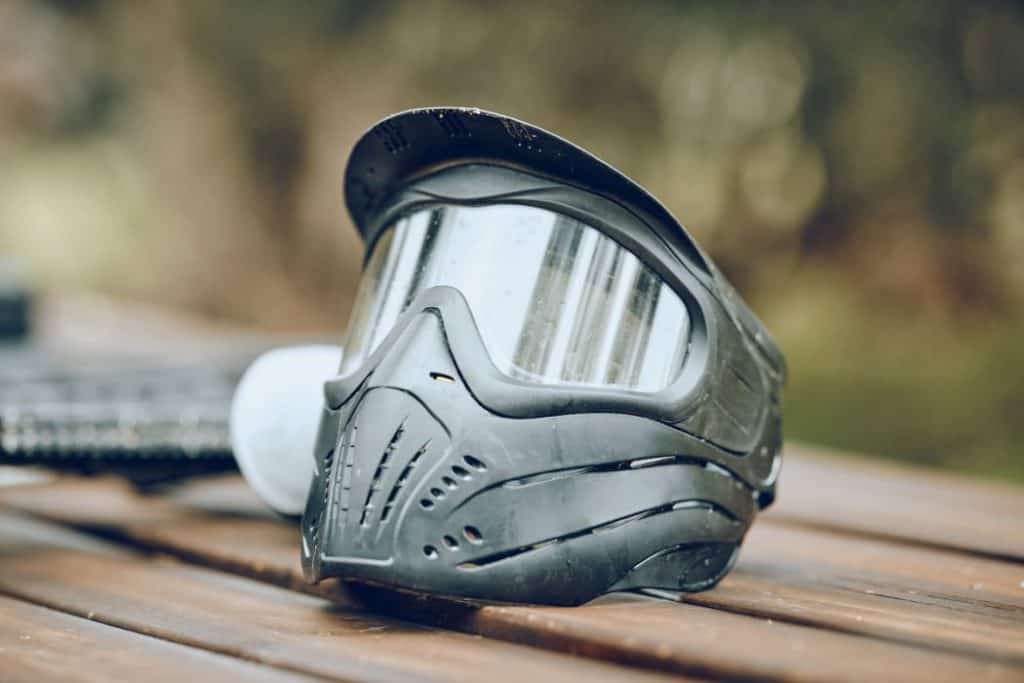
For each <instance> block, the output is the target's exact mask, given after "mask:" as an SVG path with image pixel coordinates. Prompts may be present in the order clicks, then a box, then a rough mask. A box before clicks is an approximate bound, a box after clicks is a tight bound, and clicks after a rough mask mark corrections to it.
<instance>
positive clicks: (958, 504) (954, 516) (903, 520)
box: [764, 445, 1024, 563]
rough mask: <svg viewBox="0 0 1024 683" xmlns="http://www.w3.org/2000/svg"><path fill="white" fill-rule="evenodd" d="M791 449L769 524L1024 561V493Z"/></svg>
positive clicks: (918, 470)
mask: <svg viewBox="0 0 1024 683" xmlns="http://www.w3.org/2000/svg"><path fill="white" fill-rule="evenodd" d="M823 453H825V451H824V449H821V448H819V447H813V449H812V447H809V446H790V445H787V448H786V454H785V457H784V459H783V466H782V474H781V475H780V480H779V497H778V500H777V502H776V504H775V505H774V506H772V507H771V508H770V509H769V510H768V511H767V512H766V514H765V516H764V519H774V520H778V521H786V522H790V523H793V524H800V525H804V526H808V527H813V528H821V529H827V530H831V529H836V530H842V531H846V532H857V533H860V534H865V535H869V536H874V537H877V538H887V539H893V540H898V541H901V542H904V543H908V544H913V545H920V546H932V547H936V548H950V549H955V550H960V551H965V552H971V553H975V554H978V555H983V556H989V557H993V558H997V559H1004V560H1009V561H1015V562H1022V563H1024V524H1022V523H1021V520H1024V489H1021V488H1019V487H1014V486H1010V485H1006V484H1000V483H996V482H988V481H977V480H970V479H966V478H964V477H958V476H955V475H952V474H948V473H944V472H937V471H934V470H927V469H924V468H914V467H906V466H902V465H896V464H893V463H889V462H882V461H879V460H868V459H864V458H853V457H843V456H839V455H837V454H830V455H823Z"/></svg>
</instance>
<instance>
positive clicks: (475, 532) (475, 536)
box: [462, 526, 484, 543]
mask: <svg viewBox="0 0 1024 683" xmlns="http://www.w3.org/2000/svg"><path fill="white" fill-rule="evenodd" d="M462 535H463V536H465V537H466V540H467V541H469V542H470V543H483V542H484V537H483V535H482V534H481V533H480V530H479V529H477V528H476V527H475V526H467V527H464V528H463V529H462Z"/></svg>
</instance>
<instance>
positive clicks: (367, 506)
mask: <svg viewBox="0 0 1024 683" xmlns="http://www.w3.org/2000/svg"><path fill="white" fill-rule="evenodd" d="M404 426H405V423H404V422H403V423H402V424H401V425H399V426H398V429H397V430H395V433H394V435H393V436H392V437H391V441H390V442H389V443H388V446H387V448H385V449H384V454H383V455H381V457H380V462H379V463H378V464H377V469H376V470H375V471H374V473H373V480H372V481H371V482H370V488H369V490H367V492H366V501H365V502H364V503H363V513H362V515H360V517H359V526H369V524H368V523H367V519H368V518H369V516H370V511H371V510H373V496H374V494H375V493H377V491H379V490H380V481H381V479H383V478H384V474H385V473H386V472H387V471H388V465H389V462H390V461H391V456H392V455H393V454H394V452H395V449H396V448H397V447H398V442H399V441H401V440H402V433H403V432H404V431H405V430H404Z"/></svg>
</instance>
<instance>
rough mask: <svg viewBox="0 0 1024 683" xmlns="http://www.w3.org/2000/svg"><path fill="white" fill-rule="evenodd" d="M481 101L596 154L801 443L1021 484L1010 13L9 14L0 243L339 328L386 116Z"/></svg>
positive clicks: (154, 4)
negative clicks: (726, 295)
mask: <svg viewBox="0 0 1024 683" xmlns="http://www.w3.org/2000/svg"><path fill="white" fill-rule="evenodd" d="M450 103H454V104H466V105H473V106H479V107H482V108H486V109H493V110H497V111H502V112H504V113H508V114H512V115H514V116H518V117H521V118H524V119H526V120H529V121H532V122H536V123H538V124H540V125H542V126H544V127H547V128H549V129H552V130H554V131H557V132H559V133H561V134H562V135H565V136H567V137H569V138H571V139H573V140H575V141H578V142H579V143H581V144H582V145H584V146H585V147H588V148H590V149H592V150H594V151H595V152H597V153H598V154H599V155H601V156H602V157H604V158H606V159H607V160H609V161H610V162H612V163H613V164H615V165H617V166H619V167H620V168H622V169H624V170H625V171H626V172H627V173H629V174H630V175H631V176H633V177H634V178H636V179H638V180H639V181H640V182H642V183H643V184H645V185H647V186H648V187H650V188H651V189H652V191H654V192H655V194H657V195H658V196H659V197H660V198H662V199H663V200H664V201H665V202H666V203H667V204H668V205H669V207H670V208H671V209H672V210H673V211H674V212H675V213H676V215H678V216H680V217H681V218H682V219H683V220H684V222H685V223H686V224H687V226H688V227H689V229H690V230H691V231H692V232H693V233H694V234H695V235H696V236H697V238H698V239H699V240H700V241H701V242H702V244H704V245H705V246H706V247H707V248H708V249H709V251H710V252H711V253H712V255H713V256H714V258H715V259H716V260H717V261H718V262H719V263H720V265H722V267H723V269H724V270H726V272H727V273H728V274H729V275H730V277H731V278H732V279H733V280H734V282H735V284H736V285H737V286H738V288H739V289H740V290H742V291H743V292H744V294H745V295H746V296H747V297H748V298H749V299H750V300H751V301H752V302H753V304H754V306H755V308H756V309H757V310H758V311H760V312H761V314H762V317H764V318H765V320H766V322H767V323H768V324H769V327H770V328H771V329H772V330H773V331H774V332H775V334H776V336H777V337H778V338H779V340H780V342H781V344H782V346H783V347H784V349H785V350H786V352H787V354H788V357H789V360H790V365H791V370H792V380H791V384H790V386H789V387H788V390H787V395H786V403H787V406H786V410H787V419H788V434H789V435H790V436H791V437H795V438H802V439H813V440H816V441H821V442H825V443H831V444H835V445H838V446H841V447H847V448H851V449H856V450H861V451H867V452H875V453H880V454H885V455H889V456H894V457H906V458H913V459H915V460H918V461H923V462H932V463H940V464H944V465H949V466H952V467H956V468H959V469H961V470H965V471H972V472H978V473H983V474H987V475H995V476H1002V477H1007V478H1014V479H1018V480H1021V481H1024V446H1022V445H1021V444H1022V443H1024V420H1022V419H1021V418H1022V417H1024V415H1022V413H1024V265H1022V264H1024V10H1022V9H1021V6H1020V4H1019V3H1015V2H1008V1H1007V2H997V1H995V0H989V1H981V2H973V3H967V2H952V1H949V0H890V1H888V2H880V1H877V0H871V1H866V2H861V3H820V2H812V1H807V2H790V3H783V2H778V3H749V2H740V1H738V0H728V1H720V2H710V1H709V2H669V1H668V0H660V1H659V0H647V1H645V2H633V3H618V4H612V3H599V2H559V3H550V2H541V1H540V0H526V1H521V2H517V3H508V4H498V3H485V2H471V1H469V0H441V1H439V2H433V1H429V2H412V1H411V0H409V1H404V2H401V1H395V0H390V1H383V0H377V1H376V2H371V1H369V0H365V1H359V2H357V1H354V0H348V1H346V0H308V1H307V2H303V3H291V2H287V1H286V0H222V1H220V2H204V1H201V0H191V1H183V2H177V3H167V2H161V1H160V0H60V1H57V0H51V1H49V2H28V1H27V0H5V1H4V2H2V3H0V250H3V251H7V252H11V253H14V254H16V255H19V256H20V257H21V258H23V259H24V260H26V261H27V263H28V265H29V266H30V267H31V268H32V269H33V270H34V272H35V273H36V275H37V276H38V279H39V281H40V283H41V285H43V286H45V287H50V288H62V287H91V288H97V289H102V290H106V291H109V292H114V293H117V294H120V295H123V296H129V297H134V298H139V299H148V300H155V301H160V302H164V303H170V304H173V305H178V306H183V307H189V308H192V309H195V310H198V311H201V312H204V313H207V314H212V315H219V316H226V317H231V318H234V319H237V320H242V321H249V322H256V323H260V324H264V325H267V326H272V327H277V328H282V327H292V328H323V327H326V326H329V327H333V328H336V329H340V328H341V326H342V324H343V320H344V317H345V314H346V312H347V308H348V306H349V304H350V301H351V297H352V292H353V288H354V284H355V282H356V280H357V278H358V268H359V262H360V258H361V248H360V245H359V243H358V240H357V238H356V236H355V233H354V231H353V230H352V228H351V226H350V225H349V224H348V218H347V216H345V215H344V212H343V207H342V197H341V194H340V186H341V182H340V179H341V174H342V171H343V169H344V163H345V158H346V154H347V152H348V150H349V149H350V147H351V145H352V143H353V142H354V141H355V139H356V138H357V137H358V136H359V135H360V134H361V132H362V131H363V130H365V129H366V128H367V127H368V126H369V125H370V124H371V123H372V122H374V121H375V120H377V119H378V118H380V117H382V116H384V115H386V114H388V113H391V112H393V111H397V110H399V109H403V108H406V107H412V106H424V105H429V104H450Z"/></svg>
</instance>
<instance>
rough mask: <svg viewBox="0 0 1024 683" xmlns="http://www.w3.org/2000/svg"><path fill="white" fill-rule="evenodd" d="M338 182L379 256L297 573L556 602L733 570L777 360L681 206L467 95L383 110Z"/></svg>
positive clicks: (771, 470)
mask: <svg viewBox="0 0 1024 683" xmlns="http://www.w3.org/2000/svg"><path fill="white" fill-rule="evenodd" d="M345 187H346V197H347V203H348V208H349V211H350V212H351V214H352V217H353V219H354V221H355V223H356V225H357V227H358V228H359V230H360V232H361V234H362V235H363V237H364V239H365V241H366V244H367V245H368V249H367V255H368V256H367V261H366V267H365V269H364V274H363V281H362V284H361V287H360V294H359V297H358V300H357V303H356V306H355V309H354V311H353V314H352V320H351V322H350V325H349V335H348V342H347V345H346V356H345V359H344V361H343V364H342V369H341V372H340V374H339V376H338V377H337V378H336V379H332V380H329V381H328V382H327V384H326V387H325V393H326V406H325V409H324V413H323V417H322V421H321V425H320V432H319V436H318V443H317V447H316V453H315V460H316V476H315V479H314V482H313V486H312V488H311V490H310V494H309V500H308V503H307V507H306V512H305V516H304V518H303V523H302V534H303V566H304V569H305V571H306V575H307V578H309V579H310V580H311V581H317V580H320V579H322V578H326V577H330V576H338V577H342V578H347V579H354V580H361V581H366V582H372V583H378V584H385V585H390V586H395V587H400V588H406V589H411V590H416V591H421V592H426V593H432V594H440V595H447V596H454V597H462V598H468V599H474V600H484V601H510V602H531V603H547V604H578V603H581V602H585V601H587V600H589V599H591V598H594V597H596V596H597V595H600V594H602V593H605V592H607V591H613V590H627V589H639V588H661V589H672V590H685V591H694V590H702V589H704V588H708V587H710V586H712V585H714V584H715V583H716V582H717V581H718V580H720V579H721V577H722V576H723V575H724V574H725V573H726V572H727V571H728V569H729V567H731V566H732V563H733V562H734V560H735V557H736V553H737V550H738V548H739V545H740V542H741V541H742V539H743V536H744V534H745V533H746V530H747V529H748V528H749V526H750V523H751V521H752V520H753V516H754V514H755V511H756V510H758V509H759V508H762V507H765V506H766V505H768V504H770V503H771V501H772V500H773V498H774V494H775V482H776V478H777V476H778V471H779V463H780V458H779V452H780V448H781V440H782V434H781V418H780V413H779V390H780V386H781V384H782V382H783V379H784V373H785V367H784V362H783V359H782V356H781V354H780V353H779V351H778V349H777V348H776V347H775V345H774V344H773V343H772V341H771V340H770V339H769V337H768V335H767V333H766V332H765V331H764V329H763V327H762V326H761V324H760V323H759V322H758V321H757V319H756V318H755V317H754V316H753V314H751V313H750V311H749V310H748V309H747V308H746V306H745V305H744V304H743V303H742V302H741V301H740V300H739V298H738V297H737V295H736V293H735V292H734V290H733V289H732V288H731V287H730V286H729V285H728V283H727V282H726V281H725V280H724V278H723V277H722V276H721V274H720V273H719V272H718V271H717V270H716V269H715V268H714V266H713V265H712V264H711V263H710V261H709V260H708V259H707V258H706V256H704V254H703V253H702V252H701V251H700V249H699V248H698V247H697V246H696V245H695V244H694V242H693V241H692V240H691V238H690V237H689V236H688V235H687V234H686V232H685V230H684V229H683V228H682V226H680V225H679V223H678V222H676V221H675V220H674V219H673V218H672V216H671V215H670V214H669V213H668V211H667V210H666V209H665V208H664V207H662V206H661V204H659V203H658V202H657V201H656V200H655V199H654V198H653V197H651V196H650V195H649V194H648V193H646V192H645V191H644V190H642V189H641V188H640V187H638V186H637V185H635V184H634V183H633V182H632V181H630V180H629V179H627V178H626V177H625V176H623V175H621V174H620V173H618V172H617V171H616V170H615V169H613V168H611V167H610V166H608V165H607V164H604V163H603V162H601V161H599V160H598V159H596V158H594V157H592V156H590V155H589V154H587V153H586V152H584V151H582V150H581V149H579V148H577V147H575V146H573V145H571V144H569V143H567V142H565V141H564V140H561V139H560V138H557V137H555V136H553V135H551V134H550V133H547V132H545V131H542V130H540V129H538V128H534V127H532V126H529V125H527V124H524V123H521V122H518V121H515V120H512V119H509V118H507V117H503V116H499V115H495V114H489V113H486V112H481V111H479V110H475V109H474V110H470V109H427V110H416V111H409V112H405V113H402V114H398V115H396V116H393V117H391V118H389V119H386V120H385V121H383V122H381V123H379V124H378V125H377V126H375V127H374V128H373V129H372V130H371V131H370V132H369V133H368V134H367V135H365V136H364V137H363V138H362V139H361V140H360V141H359V142H358V143H357V145H356V148H355V151H354V152H353V155H352V158H351V159H350V161H349V166H348V170H347V172H346V186H345Z"/></svg>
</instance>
